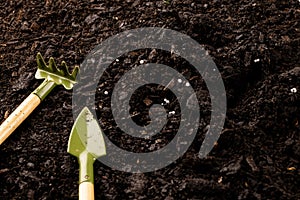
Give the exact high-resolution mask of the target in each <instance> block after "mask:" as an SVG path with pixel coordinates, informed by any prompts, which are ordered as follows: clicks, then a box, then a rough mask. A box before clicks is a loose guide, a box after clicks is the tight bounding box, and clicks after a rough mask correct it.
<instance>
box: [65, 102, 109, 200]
mask: <svg viewBox="0 0 300 200" xmlns="http://www.w3.org/2000/svg"><path fill="white" fill-rule="evenodd" d="M68 153H70V154H71V155H73V156H76V157H77V158H78V162H79V166H80V170H79V200H93V199H94V172H93V164H94V162H95V160H96V159H97V158H99V157H101V156H104V155H106V148H105V142H104V138H103V132H102V130H101V128H100V126H99V124H98V121H97V119H96V118H94V116H93V114H92V113H91V111H90V110H89V109H88V108H87V107H84V108H83V109H82V111H81V112H80V114H79V115H78V117H77V119H76V120H75V123H74V125H73V128H72V131H71V134H70V138H69V143H68Z"/></svg>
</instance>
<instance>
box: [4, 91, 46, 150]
mask: <svg viewBox="0 0 300 200" xmlns="http://www.w3.org/2000/svg"><path fill="white" fill-rule="evenodd" d="M40 103H41V100H40V98H39V97H38V96H36V95H35V94H30V95H29V96H28V97H27V98H26V99H25V100H24V101H23V102H22V103H21V104H20V105H19V106H18V108H17V109H16V110H15V111H14V112H13V113H11V114H10V116H9V117H8V118H7V119H6V120H5V121H4V122H3V123H2V124H1V125H0V145H1V144H2V143H3V142H4V141H5V140H6V138H8V136H10V134H12V132H14V130H15V129H16V128H17V127H18V126H19V125H20V124H21V123H22V122H23V121H24V120H25V119H26V118H27V117H28V115H30V113H32V111H33V110H34V109H35V108H36V107H37V106H38V105H39V104H40Z"/></svg>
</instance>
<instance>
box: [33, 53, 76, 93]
mask: <svg viewBox="0 0 300 200" xmlns="http://www.w3.org/2000/svg"><path fill="white" fill-rule="evenodd" d="M36 59H37V64H38V70H37V72H36V73H35V78H36V79H45V80H48V81H53V82H54V83H55V84H57V85H63V86H64V87H65V88H66V89H67V90H70V89H72V88H73V86H74V84H75V83H76V81H75V79H76V76H77V73H78V71H79V67H78V66H75V68H74V69H73V71H72V73H70V72H69V70H68V66H67V64H66V63H65V62H64V61H63V62H62V63H61V66H60V67H59V68H58V67H57V65H56V63H55V61H54V59H53V58H52V57H51V58H50V60H49V65H48V66H47V64H46V62H45V60H44V58H43V57H42V55H41V54H40V53H38V54H37V56H36Z"/></svg>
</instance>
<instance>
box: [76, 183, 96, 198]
mask: <svg viewBox="0 0 300 200" xmlns="http://www.w3.org/2000/svg"><path fill="white" fill-rule="evenodd" d="M94 199H95V198H94V184H93V183H91V182H83V183H81V184H80V185H79V200H94Z"/></svg>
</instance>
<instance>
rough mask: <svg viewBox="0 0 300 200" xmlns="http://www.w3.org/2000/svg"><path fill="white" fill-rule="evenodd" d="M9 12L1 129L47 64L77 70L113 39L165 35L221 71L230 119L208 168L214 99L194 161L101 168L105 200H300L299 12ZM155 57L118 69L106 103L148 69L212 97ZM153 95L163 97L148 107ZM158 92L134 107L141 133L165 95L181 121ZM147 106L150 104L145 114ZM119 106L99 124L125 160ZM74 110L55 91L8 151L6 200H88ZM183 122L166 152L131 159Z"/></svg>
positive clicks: (281, 5) (163, 57) (23, 6)
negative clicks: (117, 86) (161, 69)
mask: <svg viewBox="0 0 300 200" xmlns="http://www.w3.org/2000/svg"><path fill="white" fill-rule="evenodd" d="M0 10H1V11H0V20H1V23H0V30H1V32H0V34H1V36H0V75H1V79H0V99H1V100H0V101H1V104H0V105H1V108H0V121H3V120H4V118H5V117H6V116H7V114H8V113H11V112H12V111H13V110H14V109H15V108H16V107H17V105H19V104H20V103H21V102H22V100H23V99H25V98H26V96H27V95H28V94H30V92H31V91H33V90H34V89H35V88H36V87H37V86H38V85H39V84H40V82H41V81H40V80H35V78H34V73H35V71H36V61H35V56H36V54H37V53H38V52H41V54H42V55H43V56H44V57H45V58H46V60H48V59H49V57H51V56H52V57H54V58H55V60H56V61H57V62H58V63H60V62H61V61H62V60H64V61H66V62H67V63H68V65H69V66H74V65H79V64H80V63H82V61H83V60H84V58H85V56H86V55H87V54H88V53H89V52H90V51H91V50H92V49H93V47H94V46H95V45H97V44H100V43H101V41H103V40H105V39H107V38H108V37H110V36H113V35H115V34H117V33H120V32H122V31H124V30H130V29H133V28H139V27H151V26H156V27H165V28H170V29H173V30H176V31H179V32H181V33H184V34H187V35H189V36H190V37H192V38H193V39H195V40H196V41H198V42H199V43H200V44H203V45H204V46H205V48H206V49H207V50H208V52H209V54H210V55H211V56H212V57H213V59H214V61H215V63H216V64H217V66H218V68H219V70H220V72H221V74H222V77H223V80H224V84H225V87H226V92H227V99H228V111H227V117H226V123H225V126H224V130H223V132H222V135H221V137H220V139H219V140H218V143H217V144H216V146H215V148H214V149H213V151H212V152H210V154H209V157H207V158H206V159H199V158H198V156H197V155H198V151H199V149H200V145H201V142H202V140H203V135H204V134H205V131H206V129H207V127H206V126H207V125H208V122H209V116H210V110H209V108H210V107H209V102H210V100H209V99H208V98H206V97H207V92H206V93H205V92H202V94H206V96H205V95H204V96H199V97H198V99H199V100H201V102H200V105H202V108H201V118H202V119H201V121H200V128H199V131H198V134H197V136H196V140H195V141H194V143H193V144H192V145H191V147H190V148H189V150H188V151H187V152H186V153H185V155H184V156H183V157H181V158H180V159H178V160H177V161H176V162H174V163H173V164H171V165H170V166H168V167H166V168H163V169H160V170H158V171H155V172H151V173H144V174H131V173H125V172H120V171H116V170H113V169H110V168H109V167H107V166H105V165H103V164H102V163H100V162H96V163H95V164H94V170H95V194H96V199H100V198H103V199H169V200H170V199H295V200H296V199H300V190H299V185H300V163H299V159H300V135H299V133H300V78H299V77H300V64H299V63H300V62H299V61H300V51H299V43H300V26H299V21H300V17H299V15H300V3H299V1H297V0H285V1H275V0H268V1H253V0H241V1H236V0H228V1H222V0H214V1H203V0H201V1H197V3H196V2H193V1H191V0H185V1H183V2H181V1H169V2H164V1H163V0H159V1H140V0H126V1H119V0H118V1H106V2H104V1H95V0H90V1H85V2H84V1H80V2H79V1H75V0H73V1H68V2H62V1H54V0H53V1H52V0H46V1H1V3H0ZM151 51H152V50H149V49H148V50H141V51H137V52H129V53H128V54H127V55H125V57H124V59H123V60H125V59H127V61H128V59H129V62H128V63H129V64H126V66H127V68H126V66H125V65H124V62H125V61H124V62H123V60H121V59H120V60H121V61H122V62H119V63H121V64H119V71H117V72H113V71H111V75H110V76H109V77H108V78H107V77H106V78H105V77H103V79H102V80H103V83H104V84H102V85H101V84H99V89H100V91H103V90H104V89H106V90H108V91H111V90H112V88H113V86H114V83H115V82H116V81H117V80H118V79H119V78H120V74H123V73H124V71H126V70H128V66H129V68H130V67H133V66H134V64H135V63H137V62H138V61H139V60H140V59H141V58H142V59H145V60H147V62H150V61H151V62H152V61H154V62H159V63H164V64H167V65H169V66H171V67H174V68H175V69H177V70H178V71H180V72H181V73H182V74H184V75H185V76H186V77H187V78H188V79H190V81H191V84H192V86H193V87H194V88H196V89H198V90H199V89H201V88H202V89H203V88H204V89H203V90H204V91H207V90H206V89H205V87H202V86H201V85H203V80H201V78H200V77H197V78H199V79H198V81H197V80H195V79H192V76H191V73H188V72H186V70H185V68H184V67H183V68H181V67H180V66H181V63H184V61H183V60H180V59H177V58H172V57H168V55H169V54H167V53H165V52H160V51H157V54H156V55H155V56H154V57H153V55H152V56H151V58H150V56H149V54H151ZM160 53H161V54H160ZM122 63H123V64H122ZM130 64H131V66H130ZM114 65H115V64H114ZM108 71H109V70H108ZM292 88H296V90H297V91H296V92H292V91H291V89H292ZM153 89H158V91H156V92H155V91H154V92H151V95H148V96H147V92H149V91H152V90H153ZM159 90H161V88H160V86H157V85H150V86H147V87H146V88H144V89H142V92H140V93H138V92H137V93H136V94H135V95H136V96H135V97H133V98H132V104H131V105H132V107H133V108H132V112H134V111H138V112H141V116H138V117H137V116H136V117H134V120H135V121H136V122H137V123H138V124H147V123H149V117H148V116H147V115H146V113H147V109H148V107H149V106H150V105H152V104H153V103H158V102H160V101H161V100H162V99H164V97H165V96H164V95H166V96H168V97H169V98H170V99H171V101H172V102H174V105H173V107H170V108H167V109H177V110H178V109H179V108H178V103H176V102H177V101H176V97H174V96H173V94H172V93H170V91H166V92H165V93H161V92H159ZM143 98H146V99H147V101H148V102H152V104H151V103H149V104H148V107H147V106H145V105H144V104H143V102H144V103H145V101H141V99H143ZM109 100H110V99H109V95H103V94H102V93H99V94H98V95H97V102H98V105H97V112H98V114H99V116H98V117H99V120H100V121H101V125H102V128H103V129H104V131H105V133H106V134H107V135H109V137H110V138H111V139H112V140H114V141H115V143H116V144H118V145H120V146H122V147H123V148H126V146H127V145H128V144H129V143H130V142H128V141H127V140H126V137H127V136H126V134H124V133H122V132H120V130H118V129H117V128H116V127H115V126H114V123H113V122H112V121H113V120H112V119H111V115H110V109H109V105H110V103H109ZM71 105H72V91H66V90H64V89H63V87H56V88H55V89H54V91H53V92H52V93H51V94H50V95H49V96H48V97H47V98H46V99H45V100H44V101H43V102H42V104H41V105H40V106H39V107H38V108H37V109H36V110H35V111H34V113H33V114H32V115H31V116H30V117H29V118H28V119H27V120H25V121H24V123H23V124H22V125H21V126H20V127H19V128H18V129H17V130H16V131H15V132H14V133H13V134H12V135H11V136H10V137H9V138H8V139H7V140H6V141H5V142H4V143H3V144H2V145H1V147H0V155H1V159H0V180H1V181H0V199H77V198H78V184H77V183H78V168H79V166H78V162H77V160H76V158H75V157H72V156H71V155H69V154H68V153H67V151H66V149H67V142H68V138H69V134H70V131H71V128H72V125H73V123H74V120H73V116H72V106H71ZM134 105H136V107H134ZM203 105H205V106H203ZM143 109H144V111H143ZM179 110H180V109H179ZM105 113H107V114H105ZM176 120H177V122H178V121H179V120H180V117H177V118H175V122H174V125H173V126H170V127H173V129H172V128H168V129H166V130H168V131H169V132H168V134H169V135H167V136H164V137H163V139H162V140H161V141H162V143H161V144H159V145H158V146H153V145H151V144H153V141H148V143H147V141H144V142H142V143H141V145H140V146H131V148H128V146H127V149H129V150H132V151H145V152H147V151H149V150H155V149H157V148H160V147H161V146H160V145H164V144H166V142H167V141H168V140H170V139H172V134H176V127H178V123H176ZM173 121H174V120H173ZM119 136H120V137H119ZM131 144H132V143H131ZM150 147H151V148H152V149H149V148H150Z"/></svg>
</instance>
